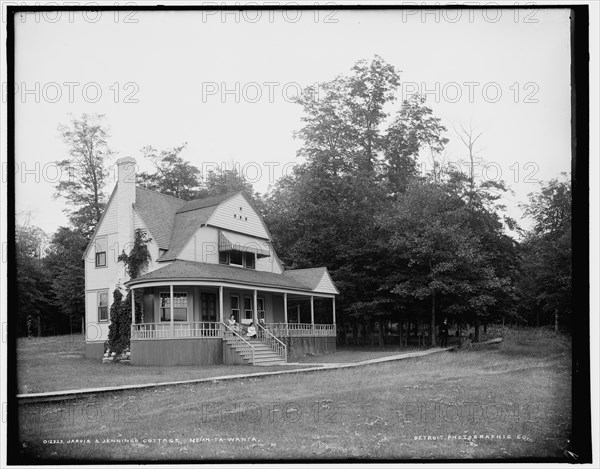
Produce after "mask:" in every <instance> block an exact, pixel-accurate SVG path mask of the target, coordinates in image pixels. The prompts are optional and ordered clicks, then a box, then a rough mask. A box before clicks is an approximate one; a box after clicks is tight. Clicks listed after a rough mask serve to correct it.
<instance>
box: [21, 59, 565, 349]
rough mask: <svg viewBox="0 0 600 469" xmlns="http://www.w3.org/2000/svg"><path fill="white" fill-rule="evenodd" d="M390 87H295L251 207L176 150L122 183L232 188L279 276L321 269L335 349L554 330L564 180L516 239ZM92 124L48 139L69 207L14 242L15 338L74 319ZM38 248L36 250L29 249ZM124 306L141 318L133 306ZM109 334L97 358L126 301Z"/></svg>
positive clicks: (368, 77)
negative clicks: (464, 333) (334, 296)
mask: <svg viewBox="0 0 600 469" xmlns="http://www.w3.org/2000/svg"><path fill="white" fill-rule="evenodd" d="M398 86H399V75H398V72H397V70H396V69H395V68H394V67H393V66H392V65H390V64H387V63H386V62H385V61H384V60H383V59H382V58H381V57H378V56H376V57H374V58H373V59H372V60H371V61H366V60H362V61H359V62H357V64H356V65H355V66H354V67H353V68H352V69H351V70H350V72H349V73H348V74H346V75H340V76H338V77H336V78H334V79H333V80H331V81H328V82H325V83H321V84H320V86H319V89H318V92H317V90H316V89H315V87H308V88H306V89H305V90H304V91H303V92H302V93H301V95H300V96H299V98H298V105H299V106H301V107H302V109H303V118H302V126H301V128H300V129H299V130H298V131H297V132H296V134H295V137H296V138H297V139H299V140H300V141H301V147H300V149H299V151H298V156H299V157H301V158H302V160H303V163H302V164H300V165H297V166H296V167H295V168H294V170H293V172H292V173H291V174H289V175H288V176H286V177H283V178H281V179H280V180H278V181H277V183H276V184H275V185H274V186H273V187H272V188H270V190H269V192H268V193H266V194H264V195H262V196H260V195H258V194H253V189H252V186H251V184H249V183H248V182H247V181H246V180H245V179H244V177H243V175H241V174H239V173H238V172H237V171H236V170H235V169H234V168H233V169H230V170H226V169H224V168H220V169H219V168H217V167H216V166H215V167H214V169H213V170H212V171H210V172H208V173H207V174H202V172H201V171H200V169H199V168H197V167H196V166H194V165H192V164H191V163H190V162H188V161H186V160H185V159H184V158H183V157H182V156H181V154H182V153H183V151H184V150H185V147H186V146H185V144H183V145H180V146H177V147H173V148H170V149H167V150H160V151H159V150H156V149H155V148H153V147H150V146H148V147H144V148H143V149H142V153H143V155H144V157H145V158H147V159H148V160H149V161H151V162H152V163H153V165H154V168H155V170H154V172H151V173H141V174H140V175H139V179H138V184H140V185H142V186H144V187H146V188H148V189H151V190H157V191H160V192H163V193H165V194H169V195H173V196H176V197H181V198H183V199H186V200H189V199H193V198H202V197H206V196H211V195H218V194H223V193H226V192H230V191H233V190H242V191H244V192H245V193H246V194H247V195H249V196H250V197H252V198H253V199H254V202H255V204H256V206H257V207H258V209H259V211H260V212H261V214H262V215H263V216H264V218H265V221H266V224H267V226H268V227H269V229H270V231H271V233H272V235H273V243H274V246H275V249H276V251H277V252H278V254H279V256H280V257H281V259H282V261H283V262H284V264H285V265H286V268H292V269H293V268H307V267H314V266H327V267H328V268H329V270H330V272H331V274H332V277H333V279H334V281H335V282H336V285H337V286H338V289H339V290H340V292H341V295H340V298H339V299H338V303H337V305H338V308H337V311H338V318H337V323H338V325H339V327H338V330H339V331H340V339H341V340H342V341H345V340H347V335H346V331H348V332H350V331H351V332H352V337H353V339H354V340H357V336H358V335H359V334H360V335H362V336H363V337H364V336H369V337H371V341H373V340H374V339H373V337H375V335H376V334H375V333H374V331H375V330H378V331H379V339H378V340H379V342H380V343H383V342H384V341H385V338H386V334H388V333H389V332H390V331H392V332H393V335H394V336H395V338H394V339H393V340H398V341H402V342H403V343H406V341H407V338H408V335H409V333H418V334H420V335H421V337H422V340H423V341H424V340H425V338H424V336H425V334H426V333H427V334H428V338H427V342H428V344H430V345H434V344H435V343H436V327H437V325H438V324H439V323H440V322H441V321H442V320H443V319H444V318H448V319H449V320H450V321H451V322H452V323H453V324H457V325H459V327H466V326H467V325H468V326H469V327H471V326H473V327H474V333H475V339H477V336H478V331H479V326H480V325H484V326H485V325H486V324H488V323H492V322H502V321H510V322H515V321H517V322H521V323H527V324H530V325H536V324H537V325H542V324H554V325H556V326H557V327H565V328H568V327H570V326H571V324H572V318H571V316H572V314H573V311H572V306H571V282H572V279H571V252H572V250H571V242H572V241H571V185H570V181H569V180H568V178H567V176H566V175H564V176H563V178H562V179H554V180H551V181H549V182H546V183H542V184H541V186H540V189H539V190H538V191H537V192H534V193H532V194H530V196H529V201H528V203H526V204H524V206H523V208H524V209H525V214H526V216H528V217H530V218H531V219H532V220H533V222H534V224H533V227H532V228H531V229H530V230H529V231H521V230H520V229H519V228H518V225H517V223H516V221H515V220H513V219H511V218H510V217H508V216H507V215H506V209H505V207H504V206H503V204H502V197H503V194H504V193H505V192H506V191H507V188H506V187H505V185H504V183H503V182H502V181H481V180H477V179H476V178H475V177H474V174H473V171H470V172H469V174H467V175H465V174H462V173H460V172H453V171H450V170H449V169H448V168H447V167H445V166H444V165H442V164H440V162H442V161H443V159H444V157H445V154H444V149H445V146H446V144H447V143H448V141H449V140H448V137H447V129H446V127H445V126H444V125H443V124H442V121H441V120H440V119H439V118H437V117H435V115H434V113H433V110H432V109H431V108H430V107H428V106H427V103H426V101H425V100H424V99H423V98H422V97H420V96H412V97H408V98H407V99H405V100H404V101H403V102H401V103H396V96H397V90H398ZM392 111H393V112H392ZM100 122H101V117H99V116H92V117H90V116H85V115H84V116H83V117H82V118H81V119H79V120H77V119H76V120H73V121H72V122H71V124H70V126H68V127H62V128H61V129H62V130H61V134H62V136H63V138H64V139H65V142H67V143H68V144H69V145H70V158H69V159H67V160H65V161H63V162H61V163H60V164H61V165H63V166H64V167H65V168H66V167H74V168H76V169H75V172H74V173H73V174H74V177H73V179H72V180H70V181H69V182H67V183H60V184H59V185H58V187H57V193H58V194H59V195H61V196H63V197H64V198H65V199H66V200H67V202H68V203H69V204H70V207H71V209H70V212H69V213H70V220H71V224H72V227H68V228H67V227H61V228H59V230H58V231H57V233H55V234H54V235H53V236H51V237H48V236H47V235H46V234H45V233H43V232H41V230H39V229H37V228H36V227H34V226H31V225H30V224H29V223H23V224H22V225H20V226H19V227H18V229H17V250H18V252H17V261H18V276H19V277H18V282H19V292H18V293H19V301H18V308H19V324H20V330H21V333H23V331H24V330H25V329H24V325H25V323H26V320H27V317H28V316H30V315H33V317H34V319H35V318H37V319H38V321H37V322H38V323H40V318H42V319H43V320H46V321H47V322H53V321H55V322H56V321H57V322H58V323H61V324H62V327H63V328H64V326H65V324H67V323H68V324H70V325H71V327H73V324H74V323H75V324H76V327H77V324H79V322H77V321H80V320H81V317H82V315H83V309H84V306H83V305H84V302H83V294H84V293H83V290H84V289H83V261H82V260H81V256H82V254H83V251H84V249H85V246H86V244H87V241H88V239H89V236H90V233H91V232H92V231H93V229H94V228H95V226H96V224H97V222H98V219H99V215H100V213H101V209H102V207H103V203H104V200H105V194H104V193H103V192H102V189H103V187H104V180H105V174H106V172H105V171H106V170H105V167H106V161H105V157H106V156H107V155H109V154H110V150H109V148H108V142H107V138H108V133H107V131H106V130H105V129H104V128H103V127H102V125H101V124H100ZM480 136H481V134H477V135H476V134H475V133H474V132H473V130H472V128H469V129H468V130H465V129H464V128H463V129H462V132H461V133H459V134H458V137H459V138H460V139H461V141H462V142H463V143H464V145H465V148H466V150H468V154H467V155H466V157H467V159H468V161H470V162H471V164H472V163H473V160H474V154H475V150H474V145H475V143H476V142H477V141H478V139H479V137H480ZM424 155H426V156H427V157H429V158H430V160H431V161H432V162H433V164H434V169H435V170H434V171H433V172H431V173H429V174H427V175H423V174H419V171H418V161H419V159H420V158H423V156H424ZM47 238H50V239H51V241H50V244H49V249H47V250H45V249H44V250H42V249H41V246H44V245H45V240H46V239H47ZM147 242H148V240H147V239H146V238H144V236H143V234H142V233H141V232H136V239H135V246H134V249H133V250H132V251H131V252H130V253H129V254H125V253H123V254H122V255H121V256H120V257H119V260H120V261H122V262H123V263H124V264H125V265H126V268H127V272H128V275H129V276H130V277H132V278H133V277H137V276H138V275H139V274H140V272H142V271H143V270H144V268H145V266H146V265H147V261H148V259H149V254H148V251H147V248H146V247H145V246H146V243H147ZM117 296H119V298H117ZM135 301H136V311H138V313H139V314H141V312H142V304H141V303H142V302H141V298H137V297H136V298H135ZM138 303H139V304H138ZM113 309H114V311H113ZM113 313H114V314H113ZM56 318H58V319H56ZM74 319H75V320H74ZM111 321H112V322H111V346H110V347H111V349H112V350H114V351H122V350H124V349H125V348H126V347H127V344H128V342H129V332H130V328H129V324H130V322H131V295H130V294H129V293H128V294H127V296H126V297H125V298H124V299H123V297H122V294H121V293H120V292H119V293H118V294H117V293H115V298H114V301H113V306H112V308H111ZM34 322H35V321H34ZM40 327H41V326H40ZM40 327H38V329H40ZM50 330H51V329H50V328H46V331H47V332H49V331H50ZM369 331H370V332H371V333H369ZM432 332H433V333H432Z"/></svg>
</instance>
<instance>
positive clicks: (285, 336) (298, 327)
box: [84, 158, 339, 365]
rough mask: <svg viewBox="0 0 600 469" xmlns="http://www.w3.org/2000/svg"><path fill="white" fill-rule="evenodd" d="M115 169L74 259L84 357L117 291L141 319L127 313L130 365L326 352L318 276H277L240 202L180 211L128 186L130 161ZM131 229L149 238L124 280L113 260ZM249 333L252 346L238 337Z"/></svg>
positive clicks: (246, 203) (310, 272)
mask: <svg viewBox="0 0 600 469" xmlns="http://www.w3.org/2000/svg"><path fill="white" fill-rule="evenodd" d="M117 168H118V181H117V185H116V187H115V189H114V191H113V193H112V194H111V196H110V199H109V201H108V204H107V206H106V209H105V211H104V213H103V215H102V218H101V220H100V222H99V224H98V226H97V228H96V231H95V232H94V235H93V236H92V239H91V241H90V244H89V246H88V247H87V250H86V252H85V254H84V258H85V315H86V332H87V334H86V355H87V356H88V357H90V358H92V357H98V358H100V357H102V355H103V352H104V348H103V347H104V342H105V341H106V340H107V339H108V325H109V321H110V317H109V316H110V315H109V311H110V306H111V301H112V295H113V291H114V289H115V288H118V287H123V286H127V287H129V288H131V289H135V290H141V291H142V293H143V308H142V310H143V311H141V312H139V311H138V312H137V313H136V311H135V305H132V311H131V317H132V325H131V361H132V363H134V364H138V365H212V364H255V365H268V364H281V363H284V362H285V361H287V359H288V358H293V357H298V356H301V355H304V354H306V353H314V354H318V353H330V352H334V351H335V342H336V326H335V297H336V295H337V294H339V292H338V290H337V288H336V287H335V285H334V283H333V281H332V279H331V277H330V275H329V272H328V271H327V268H325V267H320V268H312V269H298V270H286V269H285V268H284V266H283V265H282V263H281V261H280V260H279V258H278V256H277V254H276V253H275V250H274V249H273V245H272V238H271V235H270V233H269V230H268V229H267V227H266V225H265V223H264V221H263V220H262V218H261V216H260V214H259V213H258V212H257V210H256V209H255V208H254V207H253V205H252V203H251V202H250V200H248V198H247V197H246V196H245V195H244V194H243V193H241V192H236V193H229V194H225V195H222V196H217V197H209V198H206V199H199V200H192V201H189V202H186V201H184V200H181V199H177V198H175V197H171V196H168V195H164V194H160V193H158V192H154V191H150V190H147V189H143V188H141V187H137V186H136V185H135V179H136V162H135V159H133V158H121V159H119V160H118V161H117ZM138 229H141V230H143V231H145V232H146V234H147V236H148V238H151V241H150V243H149V244H148V249H149V251H150V254H151V256H152V259H151V262H150V264H149V266H148V268H147V269H146V271H145V273H144V274H143V275H141V276H140V277H138V278H134V279H130V278H128V277H127V275H126V272H125V270H124V265H123V263H119V262H118V261H117V258H118V256H119V254H120V253H121V251H122V250H125V251H127V250H128V249H131V246H132V244H133V239H134V233H135V230H138ZM140 315H141V317H142V321H139V320H138V322H137V323H136V320H135V319H136V316H138V317H140ZM231 315H233V316H234V318H235V325H233V326H232V325H230V324H228V321H227V319H228V318H230V317H231ZM249 324H255V327H256V330H257V334H256V337H255V338H249V337H247V336H246V334H245V333H244V329H245V326H247V325H249Z"/></svg>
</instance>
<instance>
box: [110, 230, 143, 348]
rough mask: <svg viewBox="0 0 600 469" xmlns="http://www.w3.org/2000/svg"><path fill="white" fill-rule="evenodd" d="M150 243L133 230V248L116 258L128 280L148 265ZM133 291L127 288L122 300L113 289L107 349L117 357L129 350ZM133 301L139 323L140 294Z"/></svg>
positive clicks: (116, 289)
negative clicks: (123, 267)
mask: <svg viewBox="0 0 600 469" xmlns="http://www.w3.org/2000/svg"><path fill="white" fill-rule="evenodd" d="M150 241H151V239H150V238H148V237H147V236H146V233H144V231H142V230H135V236H134V242H133V247H132V248H131V251H130V252H129V253H126V252H125V251H123V252H122V253H121V254H120V255H119V258H118V261H119V262H122V263H123V264H124V265H125V272H126V273H127V275H128V277H129V278H132V279H133V278H136V277H139V276H140V275H141V274H142V273H143V272H144V270H145V269H146V267H148V264H149V263H150V260H151V256H150V251H149V250H148V243H149V242H150ZM132 293H133V290H131V289H129V288H127V295H126V296H125V300H123V294H122V293H121V291H120V289H119V288H115V291H114V294H113V303H112V304H111V306H110V325H109V326H108V349H109V350H110V352H111V353H113V352H114V353H115V354H116V356H117V357H119V356H120V355H121V354H122V353H123V352H124V351H125V350H126V349H128V348H129V342H130V339H131V301H132ZM133 297H134V298H133V301H135V313H136V322H137V323H139V322H141V318H142V317H143V314H144V313H143V307H144V301H143V298H142V293H141V292H139V291H138V292H135V295H133Z"/></svg>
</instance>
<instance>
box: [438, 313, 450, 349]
mask: <svg viewBox="0 0 600 469" xmlns="http://www.w3.org/2000/svg"><path fill="white" fill-rule="evenodd" d="M440 338H441V339H442V343H441V346H442V347H448V319H446V318H444V322H443V323H442V325H441V326H440Z"/></svg>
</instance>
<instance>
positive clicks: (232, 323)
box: [227, 314, 237, 329]
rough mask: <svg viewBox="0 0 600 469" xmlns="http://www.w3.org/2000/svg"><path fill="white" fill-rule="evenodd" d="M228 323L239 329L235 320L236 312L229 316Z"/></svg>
mask: <svg viewBox="0 0 600 469" xmlns="http://www.w3.org/2000/svg"><path fill="white" fill-rule="evenodd" d="M227 325H228V326H229V327H231V328H232V329H237V323H236V322H235V314H232V315H231V316H229V319H228V320H227Z"/></svg>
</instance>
